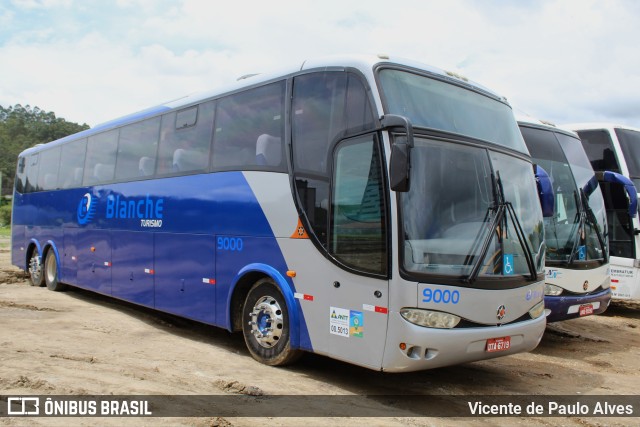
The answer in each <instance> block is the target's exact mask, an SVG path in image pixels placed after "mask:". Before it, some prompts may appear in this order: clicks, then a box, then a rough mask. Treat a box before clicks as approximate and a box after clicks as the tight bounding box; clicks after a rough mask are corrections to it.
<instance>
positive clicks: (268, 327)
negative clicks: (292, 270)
mask: <svg viewBox="0 0 640 427" xmlns="http://www.w3.org/2000/svg"><path fill="white" fill-rule="evenodd" d="M249 317H250V319H251V320H250V321H249V325H250V326H251V333H252V334H253V336H254V338H255V339H256V341H257V342H258V344H260V345H261V346H262V347H264V348H272V347H273V346H275V345H276V344H277V343H278V341H279V340H280V338H281V337H282V332H283V329H284V317H283V314H282V307H280V304H278V301H277V300H276V299H275V298H273V297H270V296H263V297H261V298H260V299H258V301H256V303H255V305H254V306H253V309H252V310H251V312H250V313H249Z"/></svg>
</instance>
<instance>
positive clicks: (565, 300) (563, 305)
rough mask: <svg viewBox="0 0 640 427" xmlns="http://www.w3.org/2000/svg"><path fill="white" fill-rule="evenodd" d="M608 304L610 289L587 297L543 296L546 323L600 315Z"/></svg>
mask: <svg viewBox="0 0 640 427" xmlns="http://www.w3.org/2000/svg"><path fill="white" fill-rule="evenodd" d="M610 302H611V289H605V290H603V291H600V292H598V293H593V294H588V295H576V296H562V295H559V296H549V295H545V297H544V307H545V310H546V311H547V312H548V313H549V314H548V315H547V322H557V321H560V320H567V319H575V318H577V317H584V316H589V315H592V314H601V313H604V311H605V310H606V309H607V307H609V303H610Z"/></svg>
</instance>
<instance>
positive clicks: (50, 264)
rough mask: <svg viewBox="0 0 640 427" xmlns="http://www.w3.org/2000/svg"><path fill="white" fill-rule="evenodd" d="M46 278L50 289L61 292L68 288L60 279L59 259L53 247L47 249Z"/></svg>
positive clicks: (45, 260)
mask: <svg viewBox="0 0 640 427" xmlns="http://www.w3.org/2000/svg"><path fill="white" fill-rule="evenodd" d="M44 280H45V283H46V284H47V288H49V290H50V291H55V292H60V291H64V290H65V289H66V288H67V285H65V284H64V283H60V282H59V281H58V259H57V258H56V253H55V252H54V251H53V249H49V250H48V251H47V256H46V258H45V259H44Z"/></svg>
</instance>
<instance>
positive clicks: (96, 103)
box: [0, 0, 640, 127]
mask: <svg viewBox="0 0 640 427" xmlns="http://www.w3.org/2000/svg"><path fill="white" fill-rule="evenodd" d="M639 12H640V3H636V2H634V1H629V0H618V1H615V0H611V1H607V2H601V1H596V0H579V1H574V0H562V1H560V0H558V1H556V0H546V1H541V2H539V1H518V2H504V1H497V0H493V1H492V0H483V1H475V0H452V1H448V2H424V1H420V0H397V1H396V2H395V3H393V7H390V6H389V3H388V2H384V1H382V0H371V1H368V2H345V1H338V0H325V1H323V2H322V3H318V2H313V1H309V0H298V1H293V0H284V1H281V2H278V4H277V7H276V5H274V4H273V3H268V2H262V1H245V2H231V3H228V4H225V7H224V8H220V6H219V3H217V2H210V1H202V0H183V1H171V0H118V1H117V2H115V3H105V2H102V1H97V0H83V1H80V0H42V1H36V0H30V1H26V2H23V1H20V2H18V1H15V2H12V3H10V4H9V5H6V4H5V5H4V6H0V23H2V25H0V63H2V64H3V67H4V69H3V79H2V81H0V105H12V104H15V103H23V104H26V103H29V104H31V105H38V106H39V107H41V108H43V109H46V110H51V111H54V112H56V114H58V115H60V116H63V117H65V118H67V119H69V120H73V121H79V122H85V121H86V122H88V123H89V124H91V125H95V124H97V123H99V122H102V121H106V120H109V119H112V118H114V117H117V116H120V115H123V114H126V113H129V112H132V111H135V110H139V109H143V108H146V107H149V106H151V105H154V104H157V103H161V102H163V101H165V100H167V99H172V98H175V97H178V96H181V95H185V94H187V93H191V92H194V91H199V90H206V89H211V88H215V87H216V86H219V85H222V84H225V83H227V82H229V81H232V80H234V79H235V78H236V77H238V76H240V75H243V74H248V73H254V72H264V71H266V70H269V69H272V68H279V67H280V66H281V64H284V63H286V64H289V63H301V62H302V61H303V60H305V59H307V58H310V57H315V56H324V55H331V54H339V53H379V52H383V53H390V54H395V55H399V56H403V57H407V58H412V59H415V60H418V61H422V62H425V63H428V64H431V65H435V66H438V67H442V68H445V69H452V70H454V71H457V72H460V73H462V74H464V75H466V76H467V77H469V78H471V79H472V80H474V81H478V82H480V83H481V84H483V85H485V86H487V87H490V88H491V89H494V90H496V91H498V92H499V93H501V94H502V95H505V96H507V98H508V99H510V100H511V101H512V103H513V104H514V105H515V106H517V107H518V108H520V109H522V110H524V111H527V112H528V113H530V114H532V115H535V116H538V117H540V118H543V119H548V120H552V121H556V122H565V121H585V120H592V119H593V120H595V119H598V120H602V119H607V120H608V119H610V120H614V121H621V122H624V123H626V124H630V125H633V126H639V127H640V111H638V109H635V111H636V112H633V111H628V110H627V108H628V107H629V108H630V107H633V106H634V105H636V102H634V100H636V99H640V93H639V92H640V85H639V84H638V83H639V81H638V80H639V77H637V75H638V73H637V72H636V70H638V69H639V67H640V56H638V55H637V54H636V52H637V47H636V46H635V44H636V43H637V40H640V29H638V27H637V25H636V21H637V18H638V16H640V13H639ZM4 64H7V65H4Z"/></svg>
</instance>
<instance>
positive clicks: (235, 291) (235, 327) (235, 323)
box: [226, 263, 300, 348]
mask: <svg viewBox="0 0 640 427" xmlns="http://www.w3.org/2000/svg"><path fill="white" fill-rule="evenodd" d="M263 278H269V279H271V280H272V281H273V283H274V284H275V285H276V286H277V287H278V289H279V290H280V292H282V296H283V297H284V300H285V303H286V304H287V311H288V313H289V339H290V345H291V348H299V346H300V325H299V320H300V316H299V311H298V306H297V303H296V300H295V297H294V292H293V290H292V288H291V285H290V284H289V281H288V280H287V279H285V277H284V276H283V275H282V274H280V272H279V271H278V270H276V269H275V268H273V267H271V266H269V265H267V264H259V263H255V264H249V265H247V266H245V267H244V268H243V269H242V270H240V271H239V272H238V274H237V275H236V277H235V278H234V280H233V284H232V285H231V287H230V288H229V294H228V295H227V301H228V302H229V304H227V319H226V320H227V329H228V330H229V331H230V332H234V331H241V330H242V305H243V304H244V300H245V298H246V296H247V294H248V293H249V290H250V289H251V287H252V286H253V285H254V284H255V283H256V282H257V281H258V280H260V279H263Z"/></svg>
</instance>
